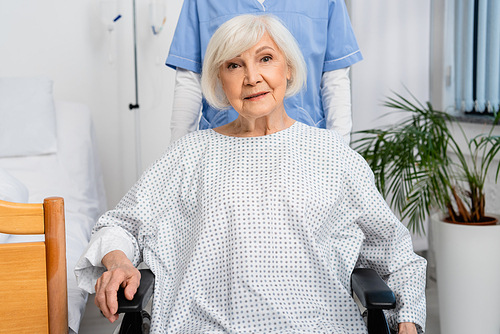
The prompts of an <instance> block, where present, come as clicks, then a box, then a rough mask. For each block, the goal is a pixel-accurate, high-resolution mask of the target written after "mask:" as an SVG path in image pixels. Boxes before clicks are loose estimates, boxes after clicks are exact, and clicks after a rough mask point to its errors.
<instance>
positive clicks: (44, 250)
mask: <svg viewBox="0 0 500 334" xmlns="http://www.w3.org/2000/svg"><path fill="white" fill-rule="evenodd" d="M0 232H1V233H7V234H44V235H45V241H44V242H27V243H14V244H0V333H50V334H61V333H62V334H64V333H68V293H67V278H66V235H65V225H64V201H63V199H62V198H60V197H50V198H46V199H45V200H44V202H43V204H24V203H23V204H21V203H12V202H5V201H1V200H0Z"/></svg>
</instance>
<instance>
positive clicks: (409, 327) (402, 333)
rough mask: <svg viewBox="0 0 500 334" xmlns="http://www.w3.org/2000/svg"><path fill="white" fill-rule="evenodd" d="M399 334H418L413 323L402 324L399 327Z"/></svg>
mask: <svg viewBox="0 0 500 334" xmlns="http://www.w3.org/2000/svg"><path fill="white" fill-rule="evenodd" d="M398 333H399V334H417V327H416V326H415V324H414V323H413V322H400V323H399V325H398Z"/></svg>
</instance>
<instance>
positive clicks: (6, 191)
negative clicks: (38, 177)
mask: <svg viewBox="0 0 500 334" xmlns="http://www.w3.org/2000/svg"><path fill="white" fill-rule="evenodd" d="M0 200H2V201H9V202H16V203H27V202H28V188H26V186H25V185H24V184H22V183H21V181H19V180H18V179H16V178H15V177H13V176H12V175H10V174H9V173H7V172H6V171H5V170H4V169H2V168H0ZM7 239H9V235H8V234H3V233H0V243H2V244H3V243H5V242H6V241H7Z"/></svg>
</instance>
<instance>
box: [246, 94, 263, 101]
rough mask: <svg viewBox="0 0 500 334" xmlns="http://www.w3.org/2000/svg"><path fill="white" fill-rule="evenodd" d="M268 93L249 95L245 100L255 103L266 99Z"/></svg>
mask: <svg viewBox="0 0 500 334" xmlns="http://www.w3.org/2000/svg"><path fill="white" fill-rule="evenodd" d="M267 93H268V92H259V93H255V94H252V95H249V96H247V97H245V98H244V99H245V100H252V101H255V100H258V99H260V98H262V97H264V96H265V95H266V94H267Z"/></svg>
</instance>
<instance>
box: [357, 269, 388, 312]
mask: <svg viewBox="0 0 500 334" xmlns="http://www.w3.org/2000/svg"><path fill="white" fill-rule="evenodd" d="M351 286H352V291H353V292H354V293H355V294H356V296H358V299H359V301H360V302H361V304H362V305H363V306H364V307H366V308H367V309H384V310H388V309H393V308H395V307H396V296H394V293H393V292H392V290H391V289H389V287H388V286H387V284H385V282H384V280H383V279H382V278H380V276H379V275H378V274H377V272H376V271H375V270H373V269H369V268H357V269H354V271H353V272H352V276H351Z"/></svg>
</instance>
